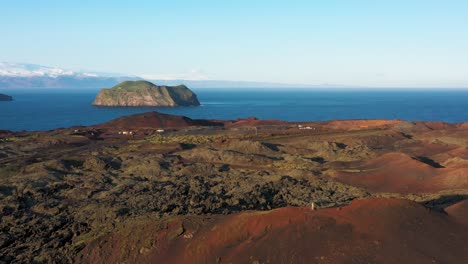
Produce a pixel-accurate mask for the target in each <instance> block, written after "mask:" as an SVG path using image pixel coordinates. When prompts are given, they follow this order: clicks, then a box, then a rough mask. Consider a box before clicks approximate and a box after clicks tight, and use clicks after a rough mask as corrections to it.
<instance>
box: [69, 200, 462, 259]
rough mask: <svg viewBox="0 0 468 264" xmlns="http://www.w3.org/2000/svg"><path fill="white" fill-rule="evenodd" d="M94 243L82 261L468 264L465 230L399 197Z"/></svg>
mask: <svg viewBox="0 0 468 264" xmlns="http://www.w3.org/2000/svg"><path fill="white" fill-rule="evenodd" d="M124 226H125V228H123V229H122V231H121V232H115V233H112V234H109V235H106V236H104V237H102V238H100V239H97V240H95V241H93V242H91V243H88V245H87V246H86V247H85V248H84V250H83V251H82V252H81V255H80V256H79V259H78V260H79V261H80V262H85V263H103V262H108V263H117V262H122V261H126V262H129V263H468V251H467V250H466V239H468V227H467V226H466V224H463V223H461V222H458V221H456V220H455V218H454V217H452V216H451V215H447V214H444V213H440V212H436V211H432V210H430V209H427V208H425V207H423V206H422V205H420V204H417V203H414V202H410V201H408V200H401V199H367V200H355V201H353V202H352V204H351V205H349V206H345V207H342V208H329V209H320V210H315V211H312V210H311V209H310V208H305V207H285V208H280V209H276V210H272V211H262V212H252V211H250V212H242V213H238V214H233V215H227V216H226V215H225V216H222V215H216V216H187V217H184V218H176V219H174V220H170V221H169V220H168V221H167V222H165V223H164V224H161V223H157V222H152V221H149V220H144V221H134V222H132V223H131V224H128V225H124Z"/></svg>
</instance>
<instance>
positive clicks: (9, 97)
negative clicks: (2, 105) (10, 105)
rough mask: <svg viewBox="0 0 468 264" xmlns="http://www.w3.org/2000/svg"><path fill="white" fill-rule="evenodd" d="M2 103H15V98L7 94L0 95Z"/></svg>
mask: <svg viewBox="0 0 468 264" xmlns="http://www.w3.org/2000/svg"><path fill="white" fill-rule="evenodd" d="M0 101H13V97H11V96H9V95H6V94H0Z"/></svg>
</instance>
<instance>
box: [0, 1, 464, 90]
mask: <svg viewBox="0 0 468 264" xmlns="http://www.w3.org/2000/svg"><path fill="white" fill-rule="evenodd" d="M0 2H1V4H0V25H1V26H0V34H1V36H2V39H1V41H0V61H8V62H27V63H36V64H43V65H51V66H58V67H63V68H72V69H89V70H95V71H103V72H118V73H126V74H136V75H145V76H162V77H164V76H169V77H171V76H176V77H181V76H182V77H187V76H188V77H190V78H210V79H224V80H248V81H268V82H283V83H307V84H323V83H332V84H349V85H365V86H434V87H444V86H452V87H462V86H464V87H468V1H466V0H459V1H456V0H443V1H442V0H437V1H435V0H381V1H378V0H317V1H313V0H304V1H295V0H288V1H274V0H268V1H267V0H265V1H263V0H258V1H255V0H236V1H221V0H216V1H215V0H197V1H195V0H193V1H188V0H187V1H177V0H174V1H169V0H168V1H110V0H108V1H99V0H95V1H91V0H81V1H78V0H70V1H63V0H62V1H52V0H41V1H36V0H29V1H27V0H15V1H8V0H0Z"/></svg>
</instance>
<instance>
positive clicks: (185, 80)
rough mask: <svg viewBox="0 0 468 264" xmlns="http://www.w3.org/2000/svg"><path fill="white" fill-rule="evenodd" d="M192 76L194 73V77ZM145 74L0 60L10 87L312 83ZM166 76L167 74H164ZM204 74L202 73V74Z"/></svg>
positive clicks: (4, 85)
mask: <svg viewBox="0 0 468 264" xmlns="http://www.w3.org/2000/svg"><path fill="white" fill-rule="evenodd" d="M194 76H195V77H194ZM164 77H165V76H163V75H147V76H143V78H141V77H138V76H134V75H122V74H114V73H102V72H92V71H81V70H80V71H78V70H68V69H62V68H58V67H50V66H43V65H37V64H28V63H10V62H0V89H11V88H15V89H16V88H64V89H67V88H83V89H87V88H90V89H96V88H104V87H112V86H114V85H116V84H118V83H119V82H122V81H127V80H139V79H147V80H149V81H152V82H154V83H156V84H158V85H179V84H185V85H187V86H189V87H191V88H233V87H234V88H255V87H260V88H278V87H289V88H291V87H311V86H305V85H294V84H278V83H265V82H246V81H223V80H208V79H206V78H200V73H198V72H190V73H189V74H185V75H169V78H164ZM166 77H167V76H166ZM202 77H203V76H202Z"/></svg>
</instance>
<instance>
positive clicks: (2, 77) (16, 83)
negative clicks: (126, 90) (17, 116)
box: [0, 62, 139, 89]
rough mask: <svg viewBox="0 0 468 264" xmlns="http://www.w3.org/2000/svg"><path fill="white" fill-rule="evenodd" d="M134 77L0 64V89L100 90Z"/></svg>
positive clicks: (39, 66)
mask: <svg viewBox="0 0 468 264" xmlns="http://www.w3.org/2000/svg"><path fill="white" fill-rule="evenodd" d="M135 79H139V78H138V77H136V76H125V75H121V74H112V73H99V72H91V71H76V70H69V69H62V68H58V67H50V66H43V65H37V64H28V63H10V62H0V89H1V88H102V87H111V86H113V85H115V84H117V83H119V82H121V81H124V80H135Z"/></svg>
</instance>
